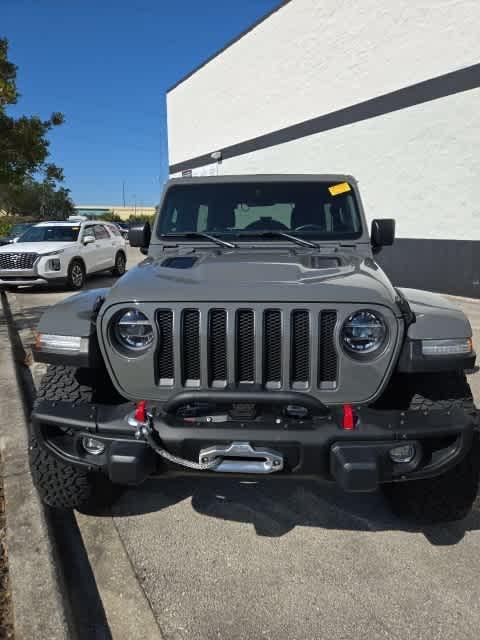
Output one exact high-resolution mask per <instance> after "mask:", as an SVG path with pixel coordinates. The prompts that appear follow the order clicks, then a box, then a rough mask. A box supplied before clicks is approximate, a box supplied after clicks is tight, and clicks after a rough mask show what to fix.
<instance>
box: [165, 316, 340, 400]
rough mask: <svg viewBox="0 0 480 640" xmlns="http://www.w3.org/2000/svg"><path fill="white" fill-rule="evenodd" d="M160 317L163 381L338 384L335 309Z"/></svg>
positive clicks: (167, 383)
mask: <svg viewBox="0 0 480 640" xmlns="http://www.w3.org/2000/svg"><path fill="white" fill-rule="evenodd" d="M156 322H157V329H158V333H159V346H158V349H157V353H156V382H157V384H158V385H160V386H163V387H165V386H180V387H190V388H224V387H226V386H227V385H233V386H236V385H248V384H256V385H262V386H263V387H265V388H267V389H298V390H304V389H309V388H315V387H316V388H318V389H335V388H336V386H337V379H338V354H337V348H336V344H335V335H334V332H335V326H336V322H337V312H336V311H334V310H321V311H312V310H309V309H289V310H285V309H276V308H266V309H260V310H257V309H249V308H243V307H238V308H228V309H225V308H216V307H212V308H208V309H206V308H202V309H201V310H200V309H195V308H185V309H178V310H177V309H175V310H172V309H159V310H157V314H156Z"/></svg>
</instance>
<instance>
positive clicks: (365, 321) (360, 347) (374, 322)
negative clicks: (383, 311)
mask: <svg viewBox="0 0 480 640" xmlns="http://www.w3.org/2000/svg"><path fill="white" fill-rule="evenodd" d="M386 337H387V327H386V325H385V322H384V321H383V319H382V317H381V316H380V315H379V314H377V313H374V312H373V311H367V310H362V311H356V312H355V313H352V315H351V316H349V317H348V318H347V319H346V320H345V322H344V324H343V327H342V336H341V339H342V343H343V346H344V348H345V349H346V350H347V351H348V352H349V353H350V354H354V355H357V356H362V355H371V354H373V353H375V352H376V351H378V350H379V349H381V348H382V346H383V345H384V343H385V339H386Z"/></svg>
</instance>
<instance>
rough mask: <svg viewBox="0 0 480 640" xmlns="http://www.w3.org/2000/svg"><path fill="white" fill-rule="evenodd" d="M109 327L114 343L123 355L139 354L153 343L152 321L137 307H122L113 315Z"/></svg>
mask: <svg viewBox="0 0 480 640" xmlns="http://www.w3.org/2000/svg"><path fill="white" fill-rule="evenodd" d="M110 327H111V336H112V338H113V341H114V344H115V345H116V346H117V348H119V350H120V351H121V352H122V353H124V354H125V355H129V356H132V355H133V356H135V355H140V354H142V353H144V352H145V351H147V350H148V349H149V348H150V347H151V346H152V344H153V340H154V331H153V326H152V323H151V322H150V320H149V319H148V318H147V316H146V315H145V314H144V313H142V312H141V311H139V310H138V309H123V310H122V311H120V312H119V313H117V314H116V315H115V317H114V318H113V320H112V322H111V325H110Z"/></svg>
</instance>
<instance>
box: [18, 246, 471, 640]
mask: <svg viewBox="0 0 480 640" xmlns="http://www.w3.org/2000/svg"><path fill="white" fill-rule="evenodd" d="M141 258H142V256H141V254H140V253H139V252H137V251H136V250H133V249H129V265H130V266H131V265H132V264H133V263H134V262H136V261H138V260H139V259H141ZM112 282H113V279H112V278H110V277H107V276H104V275H100V276H97V277H93V278H91V279H90V280H89V281H88V287H89V288H94V287H97V286H109V284H111V283H112ZM67 295H70V294H69V292H66V291H64V290H61V289H56V290H50V289H44V290H35V291H30V290H28V289H21V290H18V291H17V292H16V294H15V299H16V311H15V313H14V319H15V320H16V321H17V323H18V325H19V327H20V328H21V329H22V330H23V331H24V332H25V330H26V329H27V328H28V327H33V326H34V325H35V324H36V322H37V321H38V318H39V317H40V315H41V313H42V311H43V310H44V309H45V308H46V307H48V306H50V305H51V304H53V303H55V302H56V301H58V300H61V299H62V298H64V297H66V296H67ZM458 303H459V304H460V306H462V308H464V310H465V311H466V313H467V314H468V315H469V317H470V319H471V322H472V325H473V327H474V331H475V334H476V338H477V339H476V342H477V345H478V344H480V304H478V303H477V302H474V301H458ZM24 335H27V334H24ZM479 375H480V374H477V375H476V376H475V375H474V376H471V380H470V381H471V383H472V387H473V388H474V393H475V397H476V401H477V403H479V402H480V384H479V380H478V378H479ZM77 522H78V524H79V528H80V532H81V535H82V537H83V540H84V543H85V547H86V549H87V552H88V557H89V560H90V564H91V566H92V569H93V572H94V574H95V577H96V580H97V586H98V589H99V592H100V595H101V598H102V601H103V605H104V608H105V612H106V616H107V619H108V622H109V624H110V628H111V633H112V636H113V638H115V639H116V638H120V639H122V640H123V638H127V637H128V638H130V639H131V638H136V637H138V638H167V639H168V640H194V639H202V640H210V639H214V638H215V639H218V638H221V639H226V638H229V639H232V640H236V639H251V638H252V639H253V638H255V639H257V638H276V639H280V640H283V639H289V640H294V639H299V640H300V639H302V640H304V639H309V640H310V639H317V638H319V639H320V638H329V639H332V640H333V639H335V640H336V639H343V638H349V639H351V638H360V637H366V638H369V639H375V638H395V639H397V638H401V639H402V640H405V639H408V638H415V639H418V638H428V639H430V638H442V640H443V639H447V638H452V639H453V638H454V639H455V640H460V639H462V638H465V639H467V638H468V639H474V638H475V639H476V638H478V635H479V634H478V630H479V628H480V608H479V606H478V603H479V602H480V581H479V580H478V575H479V574H480V501H478V500H477V504H476V508H475V509H474V511H473V513H472V514H471V515H470V516H469V518H468V519H466V520H465V521H463V522H461V523H455V524H452V525H448V526H431V527H426V528H417V527H416V526H414V525H412V524H408V523H406V522H404V521H402V520H399V519H397V518H395V517H393V516H392V515H391V514H390V513H389V511H388V509H387V508H386V505H385V504H384V502H383V500H382V498H381V497H380V496H379V495H345V494H343V493H341V492H340V491H338V490H337V489H335V488H334V487H331V486H327V485H325V484H321V483H316V482H314V481H302V482H284V481H281V480H273V479H272V480H271V481H262V482H258V483H252V482H248V483H244V482H239V481H238V480H231V479H221V478H218V479H216V478H214V479H210V478H204V479H202V478H198V477H196V478H195V479H182V480H168V481H157V482H148V483H146V484H145V485H144V486H142V487H141V488H139V489H136V490H128V491H126V492H125V493H124V494H123V495H122V496H121V497H120V498H119V500H118V502H117V503H116V504H115V506H114V507H113V509H112V511H111V512H105V513H99V514H96V515H88V514H78V515H77ZM132 625H133V627H134V628H136V629H137V634H134V635H132Z"/></svg>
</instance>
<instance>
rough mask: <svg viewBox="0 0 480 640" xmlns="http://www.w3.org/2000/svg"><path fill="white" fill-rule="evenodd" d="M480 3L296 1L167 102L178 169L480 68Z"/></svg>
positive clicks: (463, 0) (454, 0)
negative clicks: (451, 73) (434, 79)
mask: <svg viewBox="0 0 480 640" xmlns="http://www.w3.org/2000/svg"><path fill="white" fill-rule="evenodd" d="M479 25H480V2H479V0H361V1H359V0H292V1H291V2H289V3H287V4H286V5H285V6H283V7H281V8H280V9H279V10H278V11H277V12H276V13H274V14H272V15H271V16H270V17H269V18H268V19H267V20H265V21H264V22H262V23H260V24H259V25H258V26H257V27H256V28H255V29H253V30H252V31H250V32H249V33H247V34H246V35H245V36H244V37H242V38H241V39H240V40H238V41H237V42H235V43H234V44H233V45H232V46H231V47H229V48H228V49H226V50H225V51H224V52H223V53H221V54H220V55H219V56H218V57H216V58H214V59H213V60H211V61H210V62H209V63H208V64H207V65H206V66H204V67H202V68H201V69H199V70H198V71H197V72H196V73H195V74H194V75H192V76H191V77H190V78H188V79H187V80H186V81H185V82H183V83H181V84H180V85H178V86H177V87H176V88H175V89H174V90H173V91H171V92H170V93H169V94H168V95H167V108H168V137H169V159H170V164H176V163H178V162H181V161H183V160H187V159H188V158H192V157H195V156H198V155H201V154H204V153H206V152H207V151H209V150H215V149H221V148H222V147H225V146H228V145H231V144H234V143H236V142H241V141H243V140H246V139H249V138H254V137H256V136H259V135H262V134H264V133H266V132H269V131H274V130H276V129H279V128H281V127H285V126H288V125H291V124H294V123H297V122H301V121H303V120H306V119H309V118H313V117H315V116H318V115H321V114H324V113H328V112H331V111H335V110H337V109H340V108H342V107H347V106H349V105H352V104H356V103H357V102H361V101H364V100H368V99H370V98H372V97H375V96H378V95H381V94H383V93H388V92H390V91H394V90H396V89H399V88H401V87H405V86H408V85H410V84H414V83H416V82H420V81H422V80H426V79H428V78H432V77H435V76H438V75H442V74H445V73H448V72H449V71H453V70H456V69H459V68H462V67H465V66H469V65H473V64H475V63H478V62H479V61H480V37H479V35H480V27H479Z"/></svg>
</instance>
